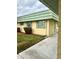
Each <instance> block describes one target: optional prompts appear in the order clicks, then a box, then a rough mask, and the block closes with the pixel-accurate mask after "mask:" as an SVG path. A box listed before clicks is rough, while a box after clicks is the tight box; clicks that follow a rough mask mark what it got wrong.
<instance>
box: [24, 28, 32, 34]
mask: <svg viewBox="0 0 79 59" xmlns="http://www.w3.org/2000/svg"><path fill="white" fill-rule="evenodd" d="M24 31H25V33H26V34H32V28H26V27H25V28H24Z"/></svg>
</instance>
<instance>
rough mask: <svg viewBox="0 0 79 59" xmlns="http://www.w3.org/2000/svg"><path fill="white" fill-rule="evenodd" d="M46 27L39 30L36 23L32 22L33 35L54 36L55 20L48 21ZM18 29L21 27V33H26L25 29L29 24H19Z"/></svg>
mask: <svg viewBox="0 0 79 59" xmlns="http://www.w3.org/2000/svg"><path fill="white" fill-rule="evenodd" d="M45 25H46V27H45V28H37V27H36V21H33V22H32V33H33V34H37V35H47V36H53V34H54V32H55V21H54V20H46V24H45ZM17 27H20V29H21V32H23V33H25V31H24V29H23V28H24V27H27V24H26V23H24V24H23V25H20V24H19V23H18V24H17Z"/></svg>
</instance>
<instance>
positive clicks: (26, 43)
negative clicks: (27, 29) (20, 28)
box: [17, 33, 44, 53]
mask: <svg viewBox="0 0 79 59" xmlns="http://www.w3.org/2000/svg"><path fill="white" fill-rule="evenodd" d="M43 39H44V36H39V35H33V34H24V33H17V53H20V52H22V51H23V50H25V49H27V48H29V47H31V46H32V45H34V44H36V43H38V42H39V41H41V40H43Z"/></svg>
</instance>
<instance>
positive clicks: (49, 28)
mask: <svg viewBox="0 0 79 59" xmlns="http://www.w3.org/2000/svg"><path fill="white" fill-rule="evenodd" d="M54 31H55V21H54V20H47V29H46V35H47V36H53V34H54Z"/></svg>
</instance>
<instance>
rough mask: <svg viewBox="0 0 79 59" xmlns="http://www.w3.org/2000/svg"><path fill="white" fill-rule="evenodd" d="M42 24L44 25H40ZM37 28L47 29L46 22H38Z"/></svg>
mask: <svg viewBox="0 0 79 59" xmlns="http://www.w3.org/2000/svg"><path fill="white" fill-rule="evenodd" d="M40 23H42V24H40ZM41 25H42V26H41ZM36 28H41V29H45V28H46V21H45V20H40V21H36Z"/></svg>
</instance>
